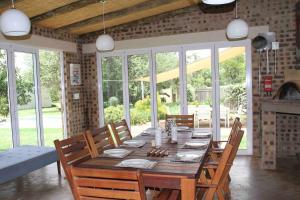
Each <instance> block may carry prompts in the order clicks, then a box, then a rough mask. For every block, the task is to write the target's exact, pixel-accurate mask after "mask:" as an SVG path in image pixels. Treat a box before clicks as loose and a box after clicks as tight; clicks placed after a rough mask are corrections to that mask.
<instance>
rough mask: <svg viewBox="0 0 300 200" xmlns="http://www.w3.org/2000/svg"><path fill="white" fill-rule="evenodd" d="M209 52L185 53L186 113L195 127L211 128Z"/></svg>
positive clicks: (203, 50) (189, 51)
mask: <svg viewBox="0 0 300 200" xmlns="http://www.w3.org/2000/svg"><path fill="white" fill-rule="evenodd" d="M211 63H212V62H211V50H210V49H201V50H188V51H186V69H187V101H188V113H189V114H194V115H195V127H200V128H211V127H212V78H211Z"/></svg>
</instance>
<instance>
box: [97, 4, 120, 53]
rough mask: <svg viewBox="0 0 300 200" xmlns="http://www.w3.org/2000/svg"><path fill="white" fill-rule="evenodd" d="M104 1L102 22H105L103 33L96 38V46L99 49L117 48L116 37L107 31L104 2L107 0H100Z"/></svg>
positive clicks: (109, 49)
mask: <svg viewBox="0 0 300 200" xmlns="http://www.w3.org/2000/svg"><path fill="white" fill-rule="evenodd" d="M100 2H101V3H102V23H103V32H104V33H103V34H102V35H100V36H99V37H98V38H97V40H96V48H97V49H98V51H111V50H113V49H114V48H115V41H114V39H113V38H112V37H111V36H110V35H108V34H106V33H105V21H104V4H105V0H101V1H100Z"/></svg>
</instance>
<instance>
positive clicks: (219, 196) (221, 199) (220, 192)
mask: <svg viewBox="0 0 300 200" xmlns="http://www.w3.org/2000/svg"><path fill="white" fill-rule="evenodd" d="M217 196H218V200H225V198H224V195H223V192H222V191H221V190H220V189H219V188H218V189H217Z"/></svg>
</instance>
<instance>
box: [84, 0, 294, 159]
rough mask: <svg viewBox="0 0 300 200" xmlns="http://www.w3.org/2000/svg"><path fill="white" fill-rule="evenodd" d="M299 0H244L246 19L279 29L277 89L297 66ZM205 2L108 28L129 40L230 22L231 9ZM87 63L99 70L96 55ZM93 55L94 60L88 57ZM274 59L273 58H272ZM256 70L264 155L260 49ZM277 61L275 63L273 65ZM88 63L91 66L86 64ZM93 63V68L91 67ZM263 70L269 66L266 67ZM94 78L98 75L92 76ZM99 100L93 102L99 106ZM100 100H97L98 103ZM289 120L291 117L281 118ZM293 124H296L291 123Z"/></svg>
mask: <svg viewBox="0 0 300 200" xmlns="http://www.w3.org/2000/svg"><path fill="white" fill-rule="evenodd" d="M296 2H297V1H296V0H240V3H239V13H238V15H239V17H241V18H242V19H245V20H246V21H247V22H248V24H249V25H250V26H261V25H269V27H270V31H273V32H276V34H277V40H278V41H279V42H280V46H281V49H280V51H279V55H278V74H277V76H276V77H274V84H273V89H274V91H276V90H277V89H278V87H279V85H280V84H281V83H282V82H283V78H284V77H283V72H284V70H285V69H294V68H295V66H296V65H295V61H296V59H295V55H296V50H295V49H296V45H295V41H296V39H295V31H296V30H295V29H296V28H295V26H296V25H295V4H296ZM203 10H205V9H203V6H200V7H199V6H193V7H189V8H185V9H181V10H178V11H174V12H171V13H167V14H162V15H159V16H155V17H151V18H147V19H144V20H140V21H138V22H133V23H130V24H127V25H122V26H117V27H114V28H110V29H108V30H107V32H108V33H109V34H111V35H112V36H113V38H114V39H115V40H128V39H137V38H146V37H155V36H163V35H172V34H182V33H191V32H203V31H212V30H220V29H225V28H226V26H227V24H228V23H229V22H230V20H232V18H233V17H234V12H233V10H232V9H231V10H230V11H228V12H226V13H219V14H218V13H215V12H217V11H218V10H211V9H209V10H210V12H211V13H204V12H203ZM99 34H101V32H98V33H91V34H87V35H82V36H81V39H82V40H83V41H82V42H83V43H92V42H95V40H96V38H97V36H98V35H99ZM84 58H85V59H84V64H87V65H88V69H89V70H90V71H95V70H96V69H95V67H96V65H91V63H92V62H95V55H94V56H93V55H87V56H84ZM88 59H91V60H92V61H88ZM271 59H272V58H271ZM252 63H253V64H252V70H253V122H254V123H253V150H254V155H260V151H261V133H260V123H261V121H260V101H261V99H265V98H267V97H259V96H258V91H257V89H256V88H257V80H258V53H256V52H255V51H253V54H252ZM272 64H273V63H271V65H272ZM85 67H87V66H85ZM90 67H92V69H90ZM263 73H264V74H265V73H266V68H265V67H263ZM92 80H94V78H92ZM96 84H97V80H96V78H95V80H94V82H93V83H89V84H88V86H89V87H90V86H91V85H96ZM92 91H93V92H91V93H90V94H91V95H92V96H89V98H90V99H97V96H95V95H97V93H95V88H94V87H93V89H92ZM95 103H96V100H95V101H94V103H93V104H92V105H93V106H95ZM96 104H97V103H96ZM90 113H92V114H91V115H90V116H89V118H91V119H93V121H94V120H95V119H97V118H98V116H97V114H98V113H97V112H96V111H95V110H94V109H93V111H92V112H90ZM281 120H283V123H285V122H284V120H287V121H289V123H290V124H291V123H292V122H290V120H289V118H288V117H286V118H285V119H281ZM291 126H293V125H291Z"/></svg>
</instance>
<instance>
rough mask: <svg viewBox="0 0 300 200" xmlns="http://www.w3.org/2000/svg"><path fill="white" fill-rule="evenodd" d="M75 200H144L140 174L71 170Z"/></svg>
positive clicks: (133, 172)
mask: <svg viewBox="0 0 300 200" xmlns="http://www.w3.org/2000/svg"><path fill="white" fill-rule="evenodd" d="M71 174H72V178H73V182H74V191H75V199H76V200H79V199H80V200H82V199H84V200H95V199H136V200H146V194H145V188H144V183H143V179H142V174H141V172H140V171H139V170H138V171H129V170H112V169H87V168H76V167H72V168H71Z"/></svg>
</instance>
